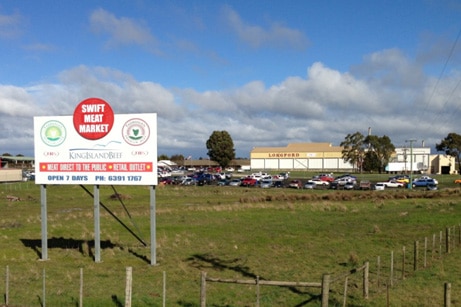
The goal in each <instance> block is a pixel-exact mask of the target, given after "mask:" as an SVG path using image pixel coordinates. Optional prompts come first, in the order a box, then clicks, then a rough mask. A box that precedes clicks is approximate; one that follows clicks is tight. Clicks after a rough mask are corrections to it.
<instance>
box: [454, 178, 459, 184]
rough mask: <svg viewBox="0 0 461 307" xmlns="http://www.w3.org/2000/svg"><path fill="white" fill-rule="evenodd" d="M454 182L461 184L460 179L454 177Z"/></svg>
mask: <svg viewBox="0 0 461 307" xmlns="http://www.w3.org/2000/svg"><path fill="white" fill-rule="evenodd" d="M453 182H454V183H456V184H461V179H456V180H455V181H453Z"/></svg>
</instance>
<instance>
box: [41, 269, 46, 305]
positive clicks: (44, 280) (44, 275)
mask: <svg viewBox="0 0 461 307" xmlns="http://www.w3.org/2000/svg"><path fill="white" fill-rule="evenodd" d="M42 287H43V289H42V292H43V300H42V307H46V271H45V269H43V284H42Z"/></svg>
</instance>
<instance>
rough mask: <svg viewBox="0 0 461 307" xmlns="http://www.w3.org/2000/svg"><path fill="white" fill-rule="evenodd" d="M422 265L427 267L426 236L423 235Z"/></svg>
mask: <svg viewBox="0 0 461 307" xmlns="http://www.w3.org/2000/svg"><path fill="white" fill-rule="evenodd" d="M424 267H425V268H426V267H427V237H424Z"/></svg>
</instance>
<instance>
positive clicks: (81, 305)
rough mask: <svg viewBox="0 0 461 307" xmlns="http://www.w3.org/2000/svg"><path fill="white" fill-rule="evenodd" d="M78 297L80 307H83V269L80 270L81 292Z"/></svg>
mask: <svg viewBox="0 0 461 307" xmlns="http://www.w3.org/2000/svg"><path fill="white" fill-rule="evenodd" d="M78 297H79V299H78V306H79V307H83V268H80V291H79V293H78Z"/></svg>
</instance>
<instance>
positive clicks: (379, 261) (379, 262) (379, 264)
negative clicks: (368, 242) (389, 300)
mask: <svg viewBox="0 0 461 307" xmlns="http://www.w3.org/2000/svg"><path fill="white" fill-rule="evenodd" d="M376 267H377V268H376V278H377V279H378V280H377V284H378V289H379V286H381V284H380V273H381V256H378V259H377V261H376Z"/></svg>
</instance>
